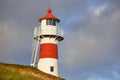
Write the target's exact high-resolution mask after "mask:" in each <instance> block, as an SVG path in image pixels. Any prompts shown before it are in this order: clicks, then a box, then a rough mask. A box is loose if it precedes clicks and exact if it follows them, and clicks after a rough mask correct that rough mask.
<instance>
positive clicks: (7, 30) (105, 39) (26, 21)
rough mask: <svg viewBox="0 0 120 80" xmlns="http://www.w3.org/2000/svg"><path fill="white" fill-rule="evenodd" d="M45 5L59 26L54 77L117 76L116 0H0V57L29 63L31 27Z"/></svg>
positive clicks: (119, 10)
mask: <svg viewBox="0 0 120 80" xmlns="http://www.w3.org/2000/svg"><path fill="white" fill-rule="evenodd" d="M49 4H50V5H51V9H52V12H53V14H54V15H55V16H56V17H58V18H59V19H60V20H61V22H60V23H59V26H60V27H61V28H62V29H63V30H64V40H63V41H62V42H59V44H58V47H59V76H60V77H63V78H65V79H66V80H120V31H119V30H120V0H0V62H5V63H12V64H22V65H29V64H30V59H31V54H32V52H31V48H32V41H33V31H34V27H36V26H39V25H40V24H39V22H38V19H39V18H41V17H42V16H43V15H45V14H46V12H47V8H48V7H49Z"/></svg>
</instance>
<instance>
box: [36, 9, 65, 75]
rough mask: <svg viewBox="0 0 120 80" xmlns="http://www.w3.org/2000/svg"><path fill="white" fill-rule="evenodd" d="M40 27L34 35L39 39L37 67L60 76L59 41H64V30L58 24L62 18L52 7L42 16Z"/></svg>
mask: <svg viewBox="0 0 120 80" xmlns="http://www.w3.org/2000/svg"><path fill="white" fill-rule="evenodd" d="M38 21H39V23H40V26H39V28H38V29H37V28H35V31H34V33H37V34H36V36H35V37H34V38H35V39H36V38H37V39H36V40H38V41H39V45H40V50H39V61H38V63H37V68H38V69H39V70H41V71H43V72H45V73H48V74H51V75H54V76H58V42H59V41H62V40H63V39H64V38H63V30H62V29H61V28H60V27H59V26H58V23H59V22H60V20H59V19H58V18H57V17H56V16H54V15H53V14H52V10H51V9H50V7H49V8H48V10H47V13H46V14H45V15H44V16H43V17H42V18H40V19H39V20H38Z"/></svg>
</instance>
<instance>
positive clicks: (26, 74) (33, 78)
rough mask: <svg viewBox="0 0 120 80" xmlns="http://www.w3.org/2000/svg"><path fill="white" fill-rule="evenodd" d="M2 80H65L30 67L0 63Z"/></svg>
mask: <svg viewBox="0 0 120 80" xmlns="http://www.w3.org/2000/svg"><path fill="white" fill-rule="evenodd" d="M0 80H64V79H62V78H59V77H55V76H53V75H50V74H46V73H44V72H42V71H39V70H38V69H36V68H34V67H30V66H23V65H17V64H5V63H0Z"/></svg>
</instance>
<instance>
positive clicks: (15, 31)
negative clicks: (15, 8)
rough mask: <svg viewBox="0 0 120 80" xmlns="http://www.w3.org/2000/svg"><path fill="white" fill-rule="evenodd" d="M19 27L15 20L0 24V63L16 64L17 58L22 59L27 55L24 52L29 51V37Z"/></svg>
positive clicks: (25, 31) (26, 32)
mask: <svg viewBox="0 0 120 80" xmlns="http://www.w3.org/2000/svg"><path fill="white" fill-rule="evenodd" d="M21 27H22V25H20V24H18V23H17V22H16V21H15V20H11V21H6V22H1V23H0V36H1V38H0V61H2V62H11V63H17V62H16V61H17V59H19V57H23V58H24V57H25V55H26V54H27V53H25V52H26V51H25V50H29V49H30V47H29V46H30V45H29V43H30V41H28V39H29V38H30V35H29V32H28V31H27V30H24V28H21ZM31 41H32V39H31ZM8 59H9V60H8ZM25 62H26V61H25Z"/></svg>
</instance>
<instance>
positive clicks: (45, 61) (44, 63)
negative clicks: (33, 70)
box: [37, 58, 58, 76]
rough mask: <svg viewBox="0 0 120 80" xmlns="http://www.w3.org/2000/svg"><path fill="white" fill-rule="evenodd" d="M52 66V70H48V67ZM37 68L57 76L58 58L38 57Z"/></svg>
mask: <svg viewBox="0 0 120 80" xmlns="http://www.w3.org/2000/svg"><path fill="white" fill-rule="evenodd" d="M51 66H53V67H54V71H53V72H51V71H50V67H51ZM37 68H38V69H39V70H41V71H43V72H45V73H48V74H51V75H55V76H58V60H57V59H54V58H42V59H39V62H38V65H37Z"/></svg>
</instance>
